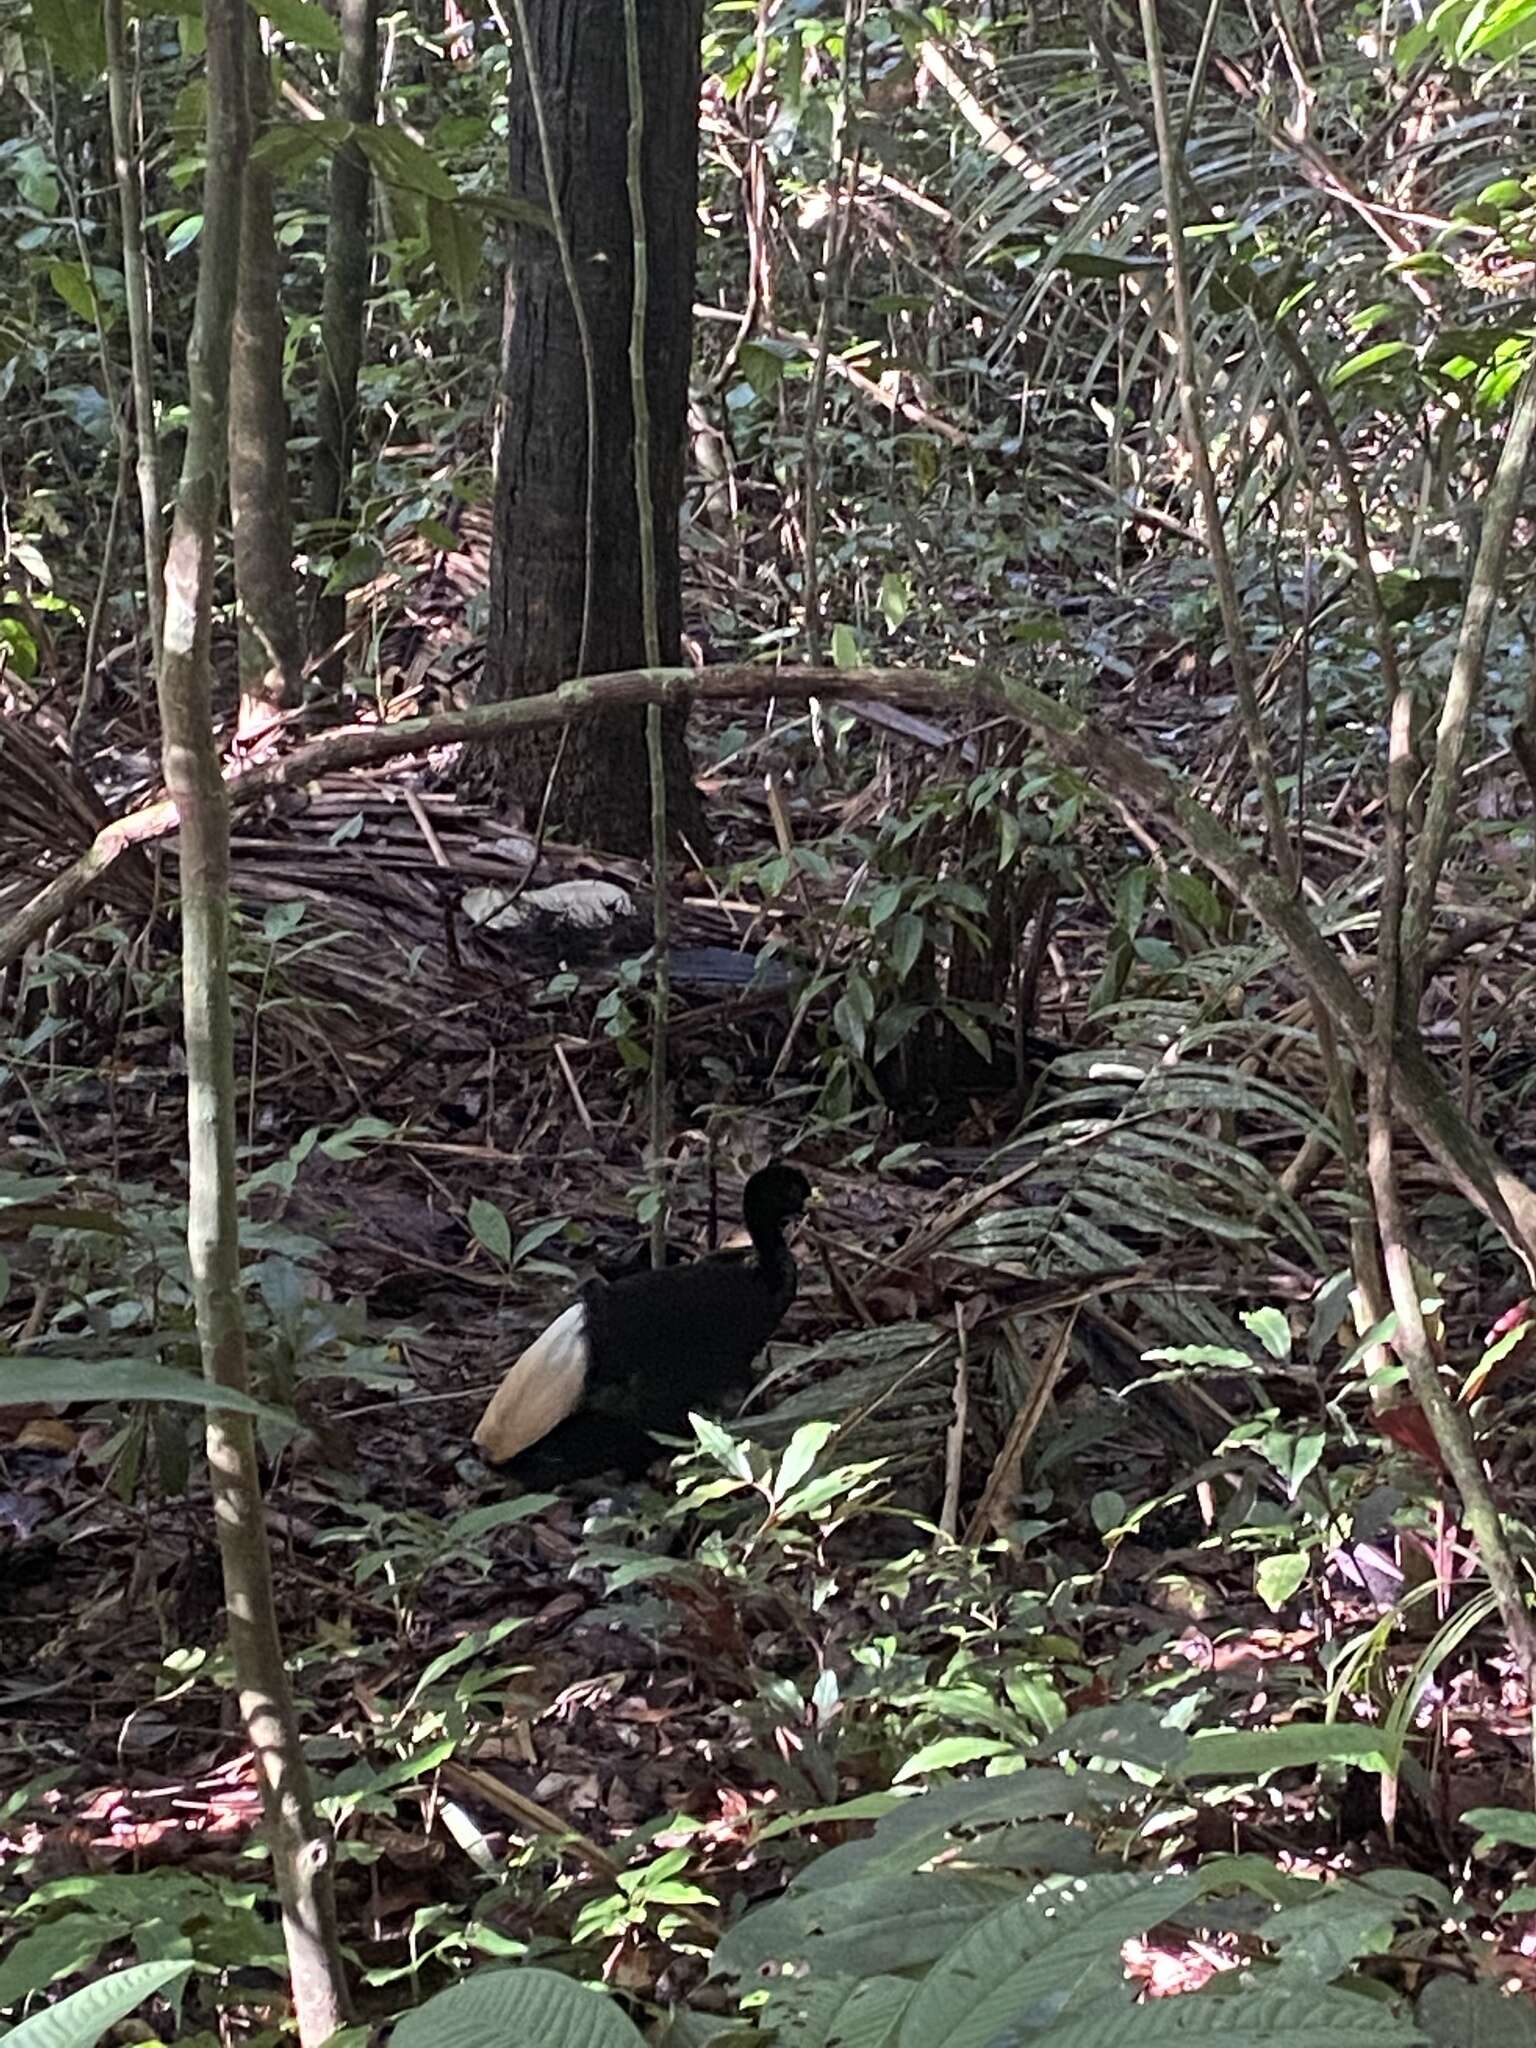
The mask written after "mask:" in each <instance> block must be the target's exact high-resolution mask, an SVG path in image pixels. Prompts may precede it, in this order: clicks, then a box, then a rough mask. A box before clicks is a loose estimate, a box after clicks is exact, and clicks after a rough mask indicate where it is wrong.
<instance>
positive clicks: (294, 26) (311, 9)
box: [251, 0, 341, 55]
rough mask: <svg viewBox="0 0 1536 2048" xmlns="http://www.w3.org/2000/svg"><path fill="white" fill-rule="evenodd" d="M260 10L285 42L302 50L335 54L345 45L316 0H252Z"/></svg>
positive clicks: (333, 23)
mask: <svg viewBox="0 0 1536 2048" xmlns="http://www.w3.org/2000/svg"><path fill="white" fill-rule="evenodd" d="M251 4H252V6H253V7H254V8H255V9H256V12H257V13H258V14H264V15H265V16H266V17H267V19H268V21H270V22H271V24H272V26H273V27H274V28H275V29H276V30H277V32H278V34H279V35H280V36H281V37H282V39H283V41H284V42H285V43H296V44H297V45H298V47H299V48H300V49H301V50H319V51H321V52H323V53H325V54H326V55H331V54H333V53H334V52H335V51H337V50H339V49H340V48H341V33H340V31H339V30H338V28H337V26H336V24H335V22H334V21H333V20H332V19H331V17H330V15H328V14H327V13H326V11H325V9H324V8H323V7H316V6H315V5H314V4H313V0H251Z"/></svg>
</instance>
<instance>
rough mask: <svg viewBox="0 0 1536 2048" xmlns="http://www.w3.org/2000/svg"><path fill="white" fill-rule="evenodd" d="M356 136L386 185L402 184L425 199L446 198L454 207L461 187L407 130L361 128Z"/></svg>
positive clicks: (355, 131)
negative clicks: (413, 139) (412, 138)
mask: <svg viewBox="0 0 1536 2048" xmlns="http://www.w3.org/2000/svg"><path fill="white" fill-rule="evenodd" d="M353 136H354V140H355V141H356V143H357V146H358V148H359V149H360V150H361V151H362V152H363V154H364V156H366V157H367V158H368V160H369V162H370V163H371V164H372V165H373V167H374V169H375V170H376V171H377V172H378V174H379V176H380V177H381V178H382V179H383V180H384V181H385V183H386V184H388V185H400V186H403V187H404V189H405V190H406V191H407V192H419V193H421V195H422V196H423V198H426V199H442V200H446V201H448V202H449V203H450V204H451V203H452V202H453V201H454V200H455V199H457V198H458V196H459V188H458V186H457V185H456V184H455V183H454V181H453V179H452V178H451V177H449V175H448V173H447V172H446V171H445V170H444V169H443V167H442V165H441V164H440V163H439V162H438V161H437V158H436V157H435V156H433V155H432V153H431V151H430V150H427V149H423V148H422V146H421V144H420V143H419V142H413V141H412V140H411V138H410V136H409V135H407V134H406V133H405V131H404V130H403V129H401V128H357V129H355V130H354V131H353Z"/></svg>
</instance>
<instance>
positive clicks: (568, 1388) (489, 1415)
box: [475, 1301, 588, 1465]
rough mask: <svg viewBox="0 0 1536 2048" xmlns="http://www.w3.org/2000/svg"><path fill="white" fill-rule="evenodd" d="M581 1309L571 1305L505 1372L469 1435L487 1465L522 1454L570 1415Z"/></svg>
mask: <svg viewBox="0 0 1536 2048" xmlns="http://www.w3.org/2000/svg"><path fill="white" fill-rule="evenodd" d="M587 1364H588V1344H587V1311H586V1305H585V1303H583V1302H580V1301H573V1302H572V1303H571V1305H570V1307H569V1308H568V1309H565V1310H563V1311H562V1312H561V1314H559V1315H557V1316H556V1317H555V1320H554V1321H553V1322H552V1323H551V1324H550V1326H549V1328H548V1329H547V1330H546V1331H545V1332H544V1334H543V1335H542V1336H541V1337H535V1338H534V1340H533V1342H532V1343H531V1344H530V1345H529V1346H528V1349H527V1350H526V1351H525V1352H524V1353H523V1354H522V1356H521V1357H520V1358H519V1359H518V1360H517V1362H516V1364H514V1365H513V1366H511V1367H510V1368H509V1369H508V1372H507V1376H506V1378H505V1379H504V1380H503V1381H502V1383H501V1385H500V1386H499V1387H498V1388H497V1389H496V1391H495V1393H494V1394H493V1395H492V1396H491V1398H490V1402H489V1404H488V1405H487V1407H486V1411H485V1413H484V1414H483V1415H482V1416H481V1418H480V1421H479V1424H478V1425H477V1427H476V1429H475V1448H476V1449H477V1450H478V1451H479V1452H480V1453H481V1455H482V1456H483V1457H485V1458H487V1459H488V1460H489V1461H490V1462H491V1463H492V1464H493V1465H501V1464H505V1462H506V1461H507V1459H508V1458H515V1457H516V1456H517V1454H518V1452H519V1451H526V1450H527V1449H528V1447H529V1445H530V1444H536V1443H537V1442H538V1441H539V1438H540V1437H542V1436H548V1434H549V1432H550V1431H551V1430H552V1429H553V1428H554V1426H555V1424H556V1423H557V1422H564V1420H565V1418H566V1417H567V1416H568V1415H570V1414H573V1413H574V1412H575V1409H576V1407H577V1405H578V1403H579V1402H580V1400H581V1397H582V1394H583V1392H584V1391H585V1389H586V1384H587Z"/></svg>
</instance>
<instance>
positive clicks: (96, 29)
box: [32, 0, 107, 80]
mask: <svg viewBox="0 0 1536 2048" xmlns="http://www.w3.org/2000/svg"><path fill="white" fill-rule="evenodd" d="M32 20H33V22H34V23H35V25H36V28H37V32H38V34H39V35H40V36H41V37H42V39H43V41H44V43H45V44H46V45H47V47H48V54H49V56H50V57H52V59H53V61H54V63H55V64H57V65H58V67H59V69H60V70H61V71H65V72H68V74H69V76H70V77H71V78H79V79H92V80H94V79H95V78H96V77H97V75H98V74H99V73H101V72H102V71H104V70H105V69H106V64H107V38H106V31H105V30H104V28H103V27H102V19H101V9H100V7H99V6H96V5H95V4H94V0H33V4H32Z"/></svg>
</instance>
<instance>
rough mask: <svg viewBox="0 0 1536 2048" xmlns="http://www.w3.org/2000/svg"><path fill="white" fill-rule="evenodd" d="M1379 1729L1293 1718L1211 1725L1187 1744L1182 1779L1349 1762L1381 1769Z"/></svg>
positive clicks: (1252, 1774)
mask: <svg viewBox="0 0 1536 2048" xmlns="http://www.w3.org/2000/svg"><path fill="white" fill-rule="evenodd" d="M1383 1748H1384V1739H1383V1736H1382V1731H1381V1730H1380V1729H1379V1728H1367V1727H1365V1726H1364V1725H1362V1724H1361V1723H1359V1722H1355V1721H1293V1722H1290V1723H1289V1724H1287V1725H1286V1726H1284V1727H1280V1728H1243V1729H1227V1728H1215V1729H1212V1730H1211V1731H1210V1732H1209V1733H1208V1734H1197V1735H1196V1736H1195V1737H1194V1739H1193V1741H1192V1742H1191V1743H1190V1747H1189V1755H1188V1756H1187V1757H1186V1758H1185V1760H1184V1764H1183V1767H1182V1775H1183V1776H1184V1777H1186V1778H1258V1777H1262V1776H1263V1775H1264V1773H1265V1772H1266V1771H1294V1770H1305V1769H1307V1768H1308V1767H1309V1766H1311V1765H1313V1764H1335V1763H1352V1764H1359V1765H1361V1766H1362V1767H1363V1768H1366V1769H1378V1770H1379V1769H1383V1768H1384V1767H1385V1757H1384V1756H1383Z"/></svg>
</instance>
